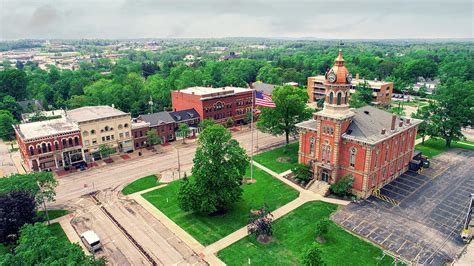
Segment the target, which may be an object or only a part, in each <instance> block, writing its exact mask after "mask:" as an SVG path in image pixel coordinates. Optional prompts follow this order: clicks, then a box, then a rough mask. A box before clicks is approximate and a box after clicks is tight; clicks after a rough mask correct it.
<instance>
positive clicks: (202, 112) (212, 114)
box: [171, 87, 254, 124]
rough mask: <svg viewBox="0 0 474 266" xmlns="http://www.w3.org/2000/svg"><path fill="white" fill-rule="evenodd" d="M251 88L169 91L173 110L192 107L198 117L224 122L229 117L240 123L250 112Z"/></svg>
mask: <svg viewBox="0 0 474 266" xmlns="http://www.w3.org/2000/svg"><path fill="white" fill-rule="evenodd" d="M253 97H254V96H253V90H252V89H249V88H239V87H222V88H211V87H191V88H187V89H184V90H178V91H173V92H171V101H172V105H173V111H182V110H188V109H193V108H194V110H196V112H197V113H198V114H199V116H200V119H201V120H204V119H213V120H214V121H215V122H216V123H220V124H225V123H226V122H227V120H228V119H229V118H232V120H233V121H234V123H241V122H243V120H244V118H245V114H246V113H248V112H251V110H252V103H253Z"/></svg>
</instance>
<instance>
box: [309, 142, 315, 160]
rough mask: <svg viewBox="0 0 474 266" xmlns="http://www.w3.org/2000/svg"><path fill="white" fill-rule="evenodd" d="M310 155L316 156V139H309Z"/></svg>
mask: <svg viewBox="0 0 474 266" xmlns="http://www.w3.org/2000/svg"><path fill="white" fill-rule="evenodd" d="M309 155H311V156H313V155H314V138H310V139H309Z"/></svg>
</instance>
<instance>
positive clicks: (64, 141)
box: [62, 139, 66, 149]
mask: <svg viewBox="0 0 474 266" xmlns="http://www.w3.org/2000/svg"><path fill="white" fill-rule="evenodd" d="M62 143H63V149H64V148H66V139H63V140H62Z"/></svg>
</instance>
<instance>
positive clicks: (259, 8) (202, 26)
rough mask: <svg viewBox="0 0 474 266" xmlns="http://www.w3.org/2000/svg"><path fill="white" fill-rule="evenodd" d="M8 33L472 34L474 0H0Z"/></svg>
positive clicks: (3, 31) (4, 34)
mask: <svg viewBox="0 0 474 266" xmlns="http://www.w3.org/2000/svg"><path fill="white" fill-rule="evenodd" d="M0 1H1V2H0V10H1V11H0V39H18V38H146V37H150V38H160V37H234V36H263V37H319V38H442V37H445V38H472V37H473V27H474V26H473V14H472V11H473V3H472V1H466V0H421V1H411V0H391V1H390V0H389V1H379V0H359V1H350V0H332V1H322V0H319V1H318V0H233V1H231V0H105V1H104V0H97V1H93V0H82V1H81V0H42V1H34V0H0Z"/></svg>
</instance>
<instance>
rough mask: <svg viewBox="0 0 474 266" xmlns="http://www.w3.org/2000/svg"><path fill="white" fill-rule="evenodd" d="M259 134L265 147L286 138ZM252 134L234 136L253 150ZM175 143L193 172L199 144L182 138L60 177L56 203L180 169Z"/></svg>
mask: <svg viewBox="0 0 474 266" xmlns="http://www.w3.org/2000/svg"><path fill="white" fill-rule="evenodd" d="M258 135H259V146H260V147H261V148H265V147H268V146H272V145H275V144H281V143H282V142H283V141H284V138H283V137H275V136H272V135H269V134H264V133H261V132H260V133H259V134H258ZM250 136H251V135H250V132H249V131H243V132H237V133H235V134H234V137H235V138H236V139H237V140H238V141H239V142H240V144H241V145H242V146H243V147H244V148H245V149H247V151H249V150H250V146H251V144H250V143H251V137H250ZM254 144H255V143H254ZM175 146H176V147H177V148H178V149H179V154H180V165H181V171H182V172H187V173H190V171H191V167H192V160H193V158H194V153H195V150H196V145H195V144H185V145H183V144H180V142H174V143H173V144H172V145H170V146H165V147H163V148H160V153H158V154H156V155H152V156H150V157H147V158H137V159H134V160H130V161H123V162H119V163H115V164H110V165H106V166H103V167H100V168H95V169H94V168H92V169H90V170H87V171H84V172H77V173H73V174H70V175H67V176H63V177H61V178H59V185H58V187H57V189H56V193H57V195H56V204H65V203H67V201H69V200H73V199H77V198H79V197H80V196H81V195H84V194H86V193H89V192H92V191H95V190H102V189H106V188H112V187H116V186H118V185H121V184H126V183H129V182H131V181H133V180H135V179H137V178H140V177H143V176H146V175H150V174H156V173H160V172H162V171H169V170H171V169H176V168H177V164H178V159H177V153H176V150H175V148H174V147H175Z"/></svg>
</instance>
